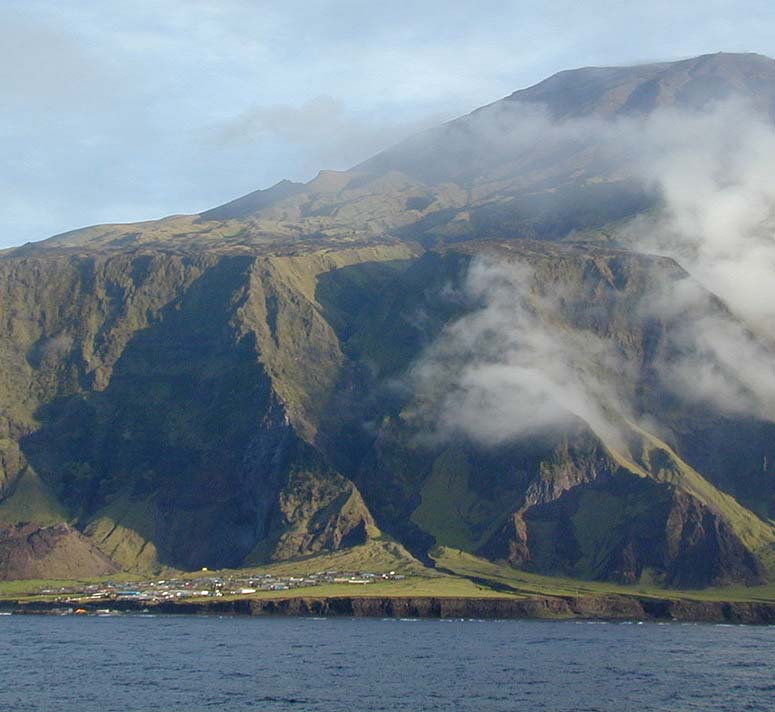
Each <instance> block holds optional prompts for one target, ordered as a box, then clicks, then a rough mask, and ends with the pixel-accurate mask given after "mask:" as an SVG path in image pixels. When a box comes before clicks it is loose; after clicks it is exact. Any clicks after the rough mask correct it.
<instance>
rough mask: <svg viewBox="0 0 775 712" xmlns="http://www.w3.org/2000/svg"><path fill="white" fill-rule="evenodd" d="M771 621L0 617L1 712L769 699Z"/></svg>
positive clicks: (603, 705)
mask: <svg viewBox="0 0 775 712" xmlns="http://www.w3.org/2000/svg"><path fill="white" fill-rule="evenodd" d="M773 662H775V628H752V627H737V626H735V627H726V626H711V625H680V624H668V625H656V624H644V625H636V624H629V625H628V624H604V623H577V622H560V623H554V622H538V621H503V622H493V621H487V622H474V621H450V622H447V621H380V620H364V619H361V620H349V619H328V620H312V619H301V618H296V619H293V618H275V619H266V618H182V617H148V618H144V617H139V616H124V617H104V618H96V617H84V618H75V617H37V616H0V710H3V712H5V711H6V710H13V711H14V712H26V711H32V710H36V711H37V710H45V711H46V712H50V711H51V712H53V711H56V712H69V711H70V710H73V711H75V710H77V711H78V712H91V711H92V710H93V711H95V712H97V711H99V712H111V711H113V710H116V711H117V712H118V711H119V710H120V711H121V712H127V711H131V710H138V711H139V710H142V711H143V712H145V711H146V710H181V711H182V710H186V712H194V711H196V710H208V709H224V710H261V711H262V712H263V711H274V710H295V711H300V710H326V711H328V710H331V711H332V712H333V711H334V710H335V711H336V712H340V711H341V710H353V711H356V712H363V711H365V710H413V711H414V710H471V711H475V712H489V711H491V710H524V711H525V712H534V711H536V710H552V711H553V712H563V711H565V710H567V711H568V712H571V711H573V712H583V711H585V710H605V711H606V712H607V711H609V710H610V711H611V712H626V711H628V710H633V711H635V710H637V711H638V712H647V711H649V710H665V711H669V712H681V711H682V710H702V711H703V712H706V711H708V710H734V711H735V712H739V711H740V710H756V711H757V712H761V711H762V710H775V676H773V669H772V663H773Z"/></svg>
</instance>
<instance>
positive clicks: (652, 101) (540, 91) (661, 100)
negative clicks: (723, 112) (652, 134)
mask: <svg viewBox="0 0 775 712" xmlns="http://www.w3.org/2000/svg"><path fill="white" fill-rule="evenodd" d="M738 95H739V96H742V97H744V98H746V99H748V100H750V101H752V102H753V103H754V104H757V105H758V107H757V108H761V109H764V110H766V112H767V113H768V114H769V115H773V106H775V60H773V59H770V58H769V57H765V56H764V55H761V54H754V53H750V54H736V53H729V52H717V53H715V54H705V55H701V56H699V57H692V58H690V59H684V60H680V61H676V62H658V63H654V64H639V65H634V66H614V67H582V68H580V69H570V70H565V71H562V72H558V73H557V74H553V75H552V76H551V77H548V78H547V79H544V80H543V81H542V82H539V83H538V84H535V85H534V86H531V87H528V88H527V89H521V90H519V91H515V92H514V93H513V94H511V95H509V96H508V97H506V99H504V101H510V102H524V103H532V104H542V105H544V106H545V107H546V108H547V110H548V112H549V114H550V115H551V116H552V117H553V118H555V119H567V118H575V117H581V116H614V115H620V114H632V113H649V112H651V111H654V110H655V109H657V108H660V107H669V106H675V107H678V108H687V109H702V108H704V107H705V106H707V105H708V104H710V103H713V102H716V101H721V100H723V99H726V98H729V97H732V96H738Z"/></svg>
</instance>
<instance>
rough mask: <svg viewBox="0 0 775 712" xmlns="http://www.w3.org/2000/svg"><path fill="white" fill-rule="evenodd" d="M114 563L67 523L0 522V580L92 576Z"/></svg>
mask: <svg viewBox="0 0 775 712" xmlns="http://www.w3.org/2000/svg"><path fill="white" fill-rule="evenodd" d="M116 571H118V566H117V565H116V564H115V563H114V562H113V561H111V560H110V559H109V558H108V557H107V556H105V555H104V554H103V553H102V552H101V551H100V550H99V549H97V547H95V546H94V544H92V543H91V542H90V541H89V540H88V539H87V538H86V537H84V536H83V535H82V534H81V533H80V532H78V531H76V530H75V529H73V528H72V527H70V526H68V525H67V524H56V525H53V526H49V527H39V526H36V525H35V524H28V523H20V524H16V525H14V526H0V580H12V579H64V580H71V579H77V578H93V577H98V576H106V575H108V574H112V573H115V572H116Z"/></svg>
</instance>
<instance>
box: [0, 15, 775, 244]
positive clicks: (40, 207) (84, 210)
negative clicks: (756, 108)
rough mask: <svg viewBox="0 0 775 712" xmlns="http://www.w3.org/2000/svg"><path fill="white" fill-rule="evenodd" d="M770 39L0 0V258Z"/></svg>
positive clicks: (694, 27)
mask: <svg viewBox="0 0 775 712" xmlns="http://www.w3.org/2000/svg"><path fill="white" fill-rule="evenodd" d="M612 5H614V6H613V7H612ZM773 27H775V4H774V3H772V2H771V0H756V1H754V0H742V1H741V0H738V1H736V2H718V1H717V0H704V1H703V2H695V1H691V2H690V1H683V2H682V1H681V0H674V1H673V2H663V1H662V0H652V1H651V2H648V3H644V2H642V1H639V2H620V3H614V4H612V3H609V2H602V1H600V0H589V1H588V2H585V3H579V2H577V0H576V1H574V2H564V1H556V0H555V1H553V0H547V2H544V3H537V2H503V1H502V0H501V1H499V2H491V1H490V0H480V1H479V2H477V3H473V2H462V1H458V0H444V1H437V0H427V1H426V2H422V3H417V2H401V1H400V0H394V1H393V2H390V3H382V2H380V3H377V2H368V1H366V0H360V1H352V2H351V1H349V0H336V1H332V2H320V1H318V0H305V1H303V2H297V1H296V0H283V2H270V1H266V2H262V1H255V0H252V1H251V0H129V1H122V0H112V1H111V2H110V3H106V2H104V1H102V0H100V1H91V0H83V1H79V0H66V1H64V2H63V0H0V97H2V102H3V110H2V112H0V151H1V152H2V156H3V160H2V162H1V163H0V191H1V194H2V196H3V199H2V201H0V248H2V247H8V246H12V245H18V244H22V243H24V242H27V241H34V240H38V239H43V238H45V237H48V236H50V235H53V234H56V233H59V232H63V231H66V230H69V229H73V228H76V227H81V226H85V225H90V224H97V223H104V222H128V221H135V220H145V219H154V218H158V217H162V216H164V215H169V214H178V213H194V212H200V211H202V210H205V209H207V208H210V207H213V206H215V205H218V204H220V203H223V202H226V201H228V200H231V199H233V198H235V197H237V196H239V195H242V194H245V193H248V192H250V191H253V190H256V189H258V188H265V187H268V186H270V185H272V184H274V183H276V182H277V181H279V180H281V179H283V178H289V179H291V180H302V181H303V180H309V179H311V178H313V177H314V176H315V174H316V173H317V171H318V170H320V169H321V168H329V169H345V168H348V167H350V166H352V165H354V164H356V163H358V162H359V161H361V160H363V159H365V158H368V157H369V156H371V155H373V154H374V153H376V152H378V151H379V150H381V149H383V148H386V147H388V146H389V145H391V144H393V143H395V142H396V141H398V140H400V139H402V138H404V137H406V136H407V135H410V134H412V133H414V132H416V131H419V130H421V129H423V128H426V127H428V126H432V125H435V124H437V123H440V122H442V121H445V120H449V119H451V118H454V117H456V116H458V115H460V114H464V113H467V112H468V111H471V110H472V109H474V108H476V107H478V106H481V105H482V104H486V103H489V102H492V101H495V100H497V99H499V98H501V97H503V96H505V95H507V94H510V93H511V92H513V91H515V90H517V89H520V88H524V87H526V86H529V85H531V84H534V83H536V82H538V81H540V80H541V79H543V78H545V77H546V76H549V75H551V74H553V73H554V72H557V71H560V70H562V69H570V68H575V67H579V66H589V65H621V64H634V63H640V62H647V61H664V60H671V59H682V58H686V57H691V56H695V55H699V54H705V53H709V52H716V51H722V50H723V51H727V52H743V51H754V52H760V53H762V54H767V55H769V56H775V33H773V31H772V29H773Z"/></svg>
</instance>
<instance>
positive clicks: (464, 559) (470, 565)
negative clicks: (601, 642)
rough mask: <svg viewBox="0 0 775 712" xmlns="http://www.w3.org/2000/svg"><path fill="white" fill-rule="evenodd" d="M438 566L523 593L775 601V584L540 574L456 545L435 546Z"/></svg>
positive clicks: (525, 594)
mask: <svg viewBox="0 0 775 712" xmlns="http://www.w3.org/2000/svg"><path fill="white" fill-rule="evenodd" d="M433 559H434V561H435V562H436V564H437V566H438V567H439V568H441V569H442V570H444V571H448V572H450V573H451V574H454V575H457V576H461V577H465V578H473V579H476V580H477V581H479V582H489V583H491V584H494V585H495V586H497V587H498V588H500V589H502V590H504V591H507V592H511V593H514V594H517V595H522V596H611V595H624V596H643V597H648V598H662V599H665V598H669V599H680V598H685V599H691V600H697V601H755V602H766V603H775V584H766V585H763V586H725V587H719V588H708V589H701V590H678V589H665V588H661V587H658V586H655V585H650V584H648V583H647V582H645V581H644V582H642V583H638V584H633V585H631V586H627V585H623V584H616V583H609V582H603V581H583V580H580V579H571V578H563V577H560V576H542V575H540V574H533V573H529V572H526V571H520V570H519V569H515V568H513V567H511V566H507V565H503V564H495V563H493V562H490V561H487V560H485V559H481V558H479V557H476V556H473V555H472V554H467V553H465V552H462V551H458V550H455V549H449V548H446V547H438V548H437V549H436V550H435V551H434V553H433Z"/></svg>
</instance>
